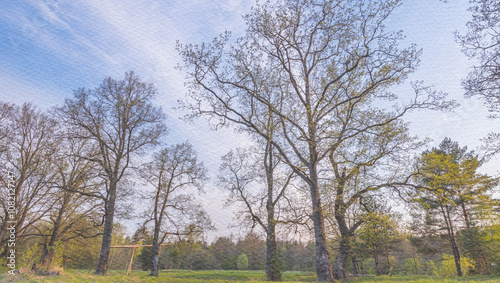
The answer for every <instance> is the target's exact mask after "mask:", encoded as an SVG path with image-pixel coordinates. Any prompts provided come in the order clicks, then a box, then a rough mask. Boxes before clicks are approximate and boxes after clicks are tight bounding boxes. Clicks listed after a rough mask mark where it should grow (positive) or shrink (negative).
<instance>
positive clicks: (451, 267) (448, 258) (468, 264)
mask: <svg viewBox="0 0 500 283" xmlns="http://www.w3.org/2000/svg"><path fill="white" fill-rule="evenodd" d="M460 267H461V268H462V273H463V275H464V276H465V275H467V274H469V271H470V270H472V269H474V260H472V259H469V258H466V257H464V256H462V257H460ZM439 275H441V276H446V277H448V276H456V275H457V268H456V266H455V259H454V257H453V256H452V255H448V254H443V262H442V263H441V267H440V268H439Z"/></svg>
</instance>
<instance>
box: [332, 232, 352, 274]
mask: <svg viewBox="0 0 500 283" xmlns="http://www.w3.org/2000/svg"><path fill="white" fill-rule="evenodd" d="M350 248H351V247H350V243H349V236H348V235H341V238H340V245H339V252H338V253H337V257H336V258H335V263H334V264H333V274H334V276H335V279H339V280H340V279H343V278H346V277H347V272H346V260H347V257H348V255H349V251H350Z"/></svg>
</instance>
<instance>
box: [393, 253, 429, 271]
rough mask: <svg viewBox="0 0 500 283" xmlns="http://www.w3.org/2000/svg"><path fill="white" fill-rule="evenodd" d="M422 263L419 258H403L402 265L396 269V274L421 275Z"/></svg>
mask: <svg viewBox="0 0 500 283" xmlns="http://www.w3.org/2000/svg"><path fill="white" fill-rule="evenodd" d="M423 268H424V263H423V260H422V259H421V258H420V257H417V258H405V260H404V263H403V264H402V265H401V266H399V267H398V268H397V274H401V275H422V274H424V272H423Z"/></svg>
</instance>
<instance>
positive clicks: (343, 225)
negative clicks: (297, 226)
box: [333, 172, 354, 280]
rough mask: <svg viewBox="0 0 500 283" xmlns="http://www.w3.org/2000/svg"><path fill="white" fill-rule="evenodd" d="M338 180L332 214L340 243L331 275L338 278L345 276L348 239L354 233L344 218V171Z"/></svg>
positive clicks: (348, 248)
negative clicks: (337, 228)
mask: <svg viewBox="0 0 500 283" xmlns="http://www.w3.org/2000/svg"><path fill="white" fill-rule="evenodd" d="M338 182H339V183H338V186H337V190H336V197H335V207H334V214H335V220H336V221H337V225H338V227H339V232H340V245H339V251H338V253H337V257H336V258H335V263H334V265H333V276H334V278H335V279H339V280H340V279H343V278H346V277H347V272H346V260H347V257H348V255H349V253H350V251H351V243H350V241H351V237H352V235H354V234H353V233H354V232H353V231H351V230H350V229H349V228H348V227H347V222H346V219H345V210H346V204H345V202H344V199H343V193H344V186H345V172H344V173H342V176H341V177H340V178H338Z"/></svg>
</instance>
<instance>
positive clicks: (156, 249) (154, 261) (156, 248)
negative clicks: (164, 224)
mask: <svg viewBox="0 0 500 283" xmlns="http://www.w3.org/2000/svg"><path fill="white" fill-rule="evenodd" d="M159 264H160V225H155V231H154V235H153V247H152V251H151V274H150V275H151V276H158V270H159V268H158V267H159Z"/></svg>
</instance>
